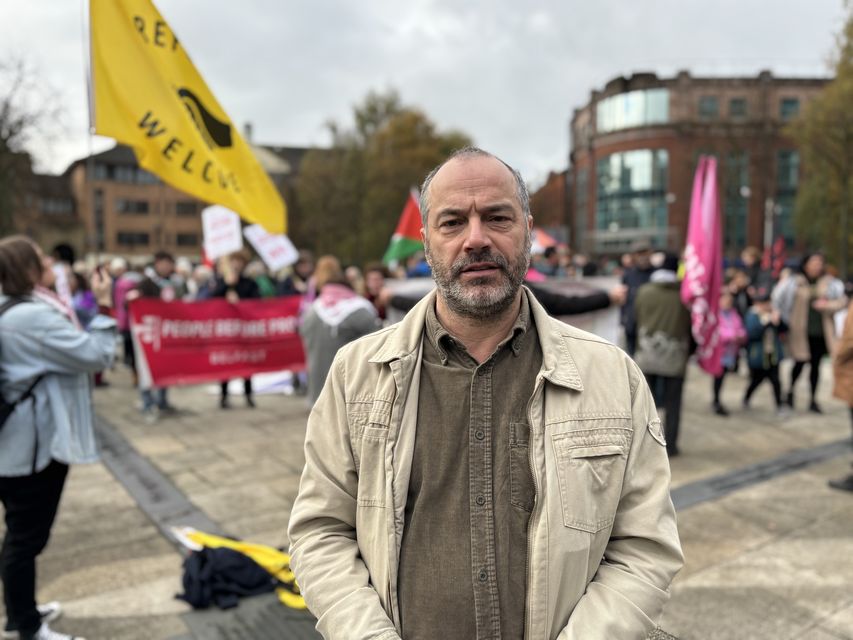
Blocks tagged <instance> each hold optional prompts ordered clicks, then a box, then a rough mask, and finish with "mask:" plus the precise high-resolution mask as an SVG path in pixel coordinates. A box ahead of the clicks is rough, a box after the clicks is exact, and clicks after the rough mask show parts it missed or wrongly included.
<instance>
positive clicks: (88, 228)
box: [56, 144, 307, 259]
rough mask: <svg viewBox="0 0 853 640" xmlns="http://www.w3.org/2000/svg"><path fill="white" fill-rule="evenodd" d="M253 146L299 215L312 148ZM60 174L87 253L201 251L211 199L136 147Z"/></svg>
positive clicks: (82, 248)
mask: <svg viewBox="0 0 853 640" xmlns="http://www.w3.org/2000/svg"><path fill="white" fill-rule="evenodd" d="M253 150H254V151H255V155H256V156H257V158H258V160H259V161H260V163H261V165H262V166H263V167H264V169H265V170H266V171H267V173H268V174H269V176H270V178H271V179H272V181H273V184H275V186H276V187H277V188H278V189H279V192H281V193H282V195H283V197H284V199H285V202H286V203H287V205H288V209H289V215H291V216H293V215H294V214H295V211H294V203H295V201H296V198H294V197H293V196H294V183H295V179H296V177H297V176H298V171H299V163H300V161H301V159H302V156H303V155H304V154H305V152H306V151H307V149H303V148H297V147H277V146H258V145H253ZM56 178H57V180H64V181H65V182H66V183H67V185H68V188H69V190H70V192H71V194H72V195H73V200H74V203H75V208H76V211H77V214H78V216H79V220H80V221H81V223H82V226H83V228H84V231H85V233H84V236H83V237H82V238H80V239H79V243H80V244H79V245H78V244H76V243H71V244H72V246H74V247H75V249H77V250H78V252H79V253H80V254H81V255H82V254H103V255H121V256H128V257H138V258H143V257H150V256H151V255H152V254H153V253H155V252H156V251H158V250H161V249H162V250H166V251H169V252H171V253H173V254H175V255H182V256H187V257H190V258H193V259H198V258H199V257H200V255H201V245H202V241H203V238H202V226H201V210H202V209H203V208H204V207H205V206H207V204H206V203H204V202H202V201H200V200H198V199H196V198H194V197H192V196H190V195H187V194H186V193H184V192H182V191H179V190H177V189H174V188H173V187H171V186H169V185H168V184H166V183H164V182H163V181H162V180H160V179H159V178H158V177H157V176H155V175H154V174H152V173H150V172H148V171H146V170H144V169H142V168H141V167H140V166H139V164H138V163H137V161H136V156H135V154H134V153H133V150H132V149H131V148H130V147H127V146H125V145H121V144H119V145H116V146H115V147H113V148H112V149H109V150H107V151H104V152H102V153H98V154H94V155H93V156H91V157H87V158H82V159H80V160H77V161H75V162H73V163H72V164H71V166H70V167H69V168H68V169H67V170H66V172H65V173H64V174H63V176H57V177H56Z"/></svg>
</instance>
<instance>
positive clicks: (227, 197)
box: [89, 0, 287, 233]
mask: <svg viewBox="0 0 853 640" xmlns="http://www.w3.org/2000/svg"><path fill="white" fill-rule="evenodd" d="M89 7H90V18H91V39H92V83H93V97H94V107H93V109H94V118H93V121H94V123H95V131H96V132H97V133H99V134H101V135H105V136H109V137H111V138H115V139H116V140H119V141H120V142H124V143H125V144H128V145H130V146H132V147H133V148H134V150H135V151H136V155H137V157H138V159H139V164H140V165H142V166H143V167H144V168H145V169H148V170H149V171H151V172H152V173H156V174H157V175H158V176H160V178H162V179H163V180H164V181H165V182H168V183H169V184H171V185H172V186H173V187H176V188H177V189H180V190H181V191H185V192H186V193H189V194H191V195H193V196H195V197H197V198H199V199H201V200H204V201H206V202H210V203H215V204H221V205H223V206H225V207H228V208H229V209H232V210H233V211H236V212H237V213H239V214H240V216H241V217H242V218H243V219H244V220H247V221H249V222H256V223H258V224H261V225H262V226H263V227H264V228H265V229H266V230H267V231H269V232H270V233H285V232H286V231H287V228H286V226H287V225H286V215H287V214H286V210H285V205H284V201H283V200H282V199H281V195H280V194H279V192H278V191H277V190H276V188H275V186H274V185H273V183H272V181H271V180H270V179H269V176H268V175H267V174H266V172H265V171H264V169H263V167H261V164H260V163H259V162H258V160H257V158H256V157H255V155H254V154H253V153H252V150H251V149H250V148H249V145H247V144H246V142H245V141H244V140H243V138H242V137H240V134H239V133H238V132H237V130H236V129H235V128H234V125H233V124H232V122H231V120H230V119H229V118H228V116H227V115H226V113H225V111H223V110H222V107H221V106H220V105H219V103H218V102H217V101H216V98H214V97H213V94H212V93H211V92H210V89H208V88H207V85H206V84H205V82H204V80H203V79H202V77H201V75H200V74H199V72H198V71H197V70H196V68H195V66H193V63H192V61H191V60H190V57H189V56H188V55H187V52H186V51H185V50H184V48H183V46H182V45H181V43H180V41H179V40H178V38H177V36H175V33H174V32H173V31H172V30H171V29H170V28H169V25H168V24H166V21H165V20H163V17H162V16H161V15H160V12H159V11H157V8H156V7H155V6H154V4H153V3H152V2H151V1H150V0H90V2H89Z"/></svg>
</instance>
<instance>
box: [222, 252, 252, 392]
mask: <svg viewBox="0 0 853 640" xmlns="http://www.w3.org/2000/svg"><path fill="white" fill-rule="evenodd" d="M227 260H228V264H227V265H226V266H227V268H226V269H224V271H225V273H223V274H222V275H220V276H219V277H218V278H217V279H216V285H215V286H214V288H213V294H212V295H211V297H213V298H225V299H226V300H227V301H228V302H230V303H232V304H236V303H237V302H239V301H240V300H256V299H258V298H260V297H261V290H260V289H259V288H258V283H257V282H256V281H255V280H254V279H253V278H249V277H247V276H246V275H245V274H244V273H243V271H244V270H245V269H246V265H247V264H249V256H248V255H247V254H246V252H245V251H244V250H241V251H237V252H235V253H232V254H231V255H230V256H228V258H227ZM220 386H221V393H220V396H219V406H220V407H221V408H223V409H228V408H230V404H229V403H228V380H223V381H222V383H221V385H220ZM243 391H244V392H245V394H246V406H248V407H249V408H252V409H254V408H255V400H254V398H253V397H252V379H251V378H244V379H243Z"/></svg>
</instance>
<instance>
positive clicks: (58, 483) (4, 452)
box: [0, 236, 116, 640]
mask: <svg viewBox="0 0 853 640" xmlns="http://www.w3.org/2000/svg"><path fill="white" fill-rule="evenodd" d="M48 260H49V259H46V258H45V257H44V255H43V254H42V252H41V249H40V248H39V247H38V246H37V245H36V244H34V243H33V242H32V241H31V240H30V239H29V238H26V237H25V236H11V237H7V238H4V239H2V240H0V289H2V293H1V294H0V393H2V403H0V404H2V407H3V409H4V410H3V411H2V412H0V420H2V424H0V502H2V504H3V507H4V510H5V519H6V533H5V537H4V539H3V546H2V551H0V578H1V579H2V583H3V594H4V601H5V607H6V615H7V622H6V629H5V633H7V634H9V635H10V636H11V635H14V634H15V633H17V636H18V637H19V638H20V640H73V637H72V636H70V635H67V634H64V633H59V632H57V631H53V630H52V629H51V628H50V626H49V625H48V622H50V621H51V620H53V619H55V618H56V617H57V616H58V614H59V613H60V612H61V608H60V607H59V605H58V603H50V604H49V605H42V606H38V605H36V601H35V594H36V557H37V556H38V555H39V554H40V553H41V552H42V551H43V550H44V548H45V546H46V545H47V541H48V538H49V536H50V530H51V527H52V526H53V521H54V519H55V517H56V512H57V508H58V506H59V500H60V497H61V495H62V489H63V486H64V484H65V479H66V476H67V474H68V467H69V465H71V464H75V463H86V462H94V461H95V460H97V457H98V456H97V448H96V443H95V434H94V425H93V415H92V400H91V393H92V382H91V376H90V374H92V373H94V372H96V371H101V370H103V369H106V368H108V367H109V366H110V365H111V364H112V361H113V357H114V355H115V335H116V324H115V320H113V319H112V318H111V317H110V316H109V315H106V313H105V312H106V311H107V310H108V308H109V307H110V305H111V284H112V283H111V281H110V278H109V275H107V274H106V272H105V271H103V270H100V269H99V270H96V271H95V273H94V274H93V275H92V278H91V286H92V292H93V293H94V295H95V299H96V300H97V302H98V304H99V305H100V307H99V308H100V309H101V311H102V313H100V314H98V315H96V316H95V317H94V318H92V320H91V322H90V323H89V326H88V331H84V330H83V329H82V328H81V327H80V325H79V323H75V321H74V320H73V319H72V318H71V317H70V316H69V315H68V313H66V312H64V310H63V308H62V306H61V304H59V302H58V301H56V302H52V301H51V298H49V297H48V296H47V295H46V292H47V291H48V288H49V287H50V286H51V282H50V280H51V277H52V273H53V272H52V271H51V270H50V268H49V265H48V266H46V264H47V261H48ZM4 418H5V419H4ZM77 640H82V639H80V638H78V639H77Z"/></svg>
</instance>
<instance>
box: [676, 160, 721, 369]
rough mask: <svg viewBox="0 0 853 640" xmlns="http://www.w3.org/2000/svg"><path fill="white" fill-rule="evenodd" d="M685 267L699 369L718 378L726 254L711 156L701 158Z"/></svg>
mask: <svg viewBox="0 0 853 640" xmlns="http://www.w3.org/2000/svg"><path fill="white" fill-rule="evenodd" d="M684 264H685V273H684V280H683V281H682V283H681V300H682V302H684V304H685V305H686V306H687V307H688V308H689V309H690V316H691V320H692V325H693V339H694V340H695V341H696V356H697V358H698V360H699V366H700V367H702V368H703V369H704V370H705V371H707V372H708V373H710V374H711V375H714V376H718V375H720V374H721V373H722V372H723V366H722V362H721V358H722V354H723V348H722V343H721V342H720V336H719V312H720V287H721V285H722V275H723V252H722V238H721V233H720V200H719V196H718V194H717V159H716V158H714V157H711V156H700V157H699V166H698V167H696V176H695V178H694V179H693V197H692V198H691V202H690V222H689V225H688V228H687V247H686V248H685V250H684Z"/></svg>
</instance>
